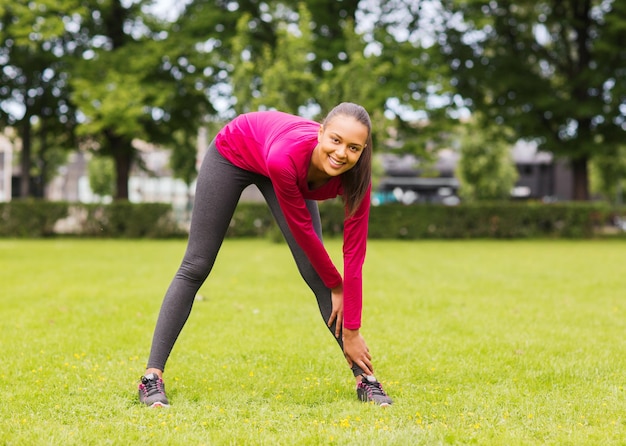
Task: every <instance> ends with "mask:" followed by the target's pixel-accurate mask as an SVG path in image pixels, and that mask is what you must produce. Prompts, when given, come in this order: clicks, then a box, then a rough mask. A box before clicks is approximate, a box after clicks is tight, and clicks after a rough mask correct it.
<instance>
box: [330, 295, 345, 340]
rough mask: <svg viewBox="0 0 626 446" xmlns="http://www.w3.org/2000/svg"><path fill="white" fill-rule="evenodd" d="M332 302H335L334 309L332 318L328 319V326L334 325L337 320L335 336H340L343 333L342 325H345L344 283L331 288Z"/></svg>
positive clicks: (331, 314)
mask: <svg viewBox="0 0 626 446" xmlns="http://www.w3.org/2000/svg"><path fill="white" fill-rule="evenodd" d="M330 292H331V297H332V302H333V311H332V313H330V318H329V319H328V326H329V327H332V325H333V323H334V322H335V323H336V324H335V337H336V338H339V335H340V334H341V327H342V325H343V285H339V286H338V287H335V288H333V289H331V290H330Z"/></svg>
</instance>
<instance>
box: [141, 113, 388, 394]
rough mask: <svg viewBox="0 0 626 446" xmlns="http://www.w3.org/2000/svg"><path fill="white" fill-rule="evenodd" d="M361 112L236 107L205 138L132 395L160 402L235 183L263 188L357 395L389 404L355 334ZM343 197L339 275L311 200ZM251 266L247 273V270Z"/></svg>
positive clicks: (360, 244) (366, 138)
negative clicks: (183, 233) (189, 207)
mask: <svg viewBox="0 0 626 446" xmlns="http://www.w3.org/2000/svg"><path fill="white" fill-rule="evenodd" d="M371 162H372V138H371V121H370V118H369V114H368V113H367V111H366V110H365V109H364V108H363V107H361V106H360V105H357V104H353V103H342V104H339V105H338V106H336V107H335V108H333V109H332V110H331V111H330V113H329V114H328V115H327V117H326V119H325V120H324V121H323V122H322V124H319V123H316V122H314V121H311V120H308V119H305V118H302V117H299V116H294V115H290V114H287V113H282V112H279V111H264V112H253V113H247V114H243V115H240V116H238V117H236V118H235V119H234V120H232V121H231V122H230V123H228V124H227V125H226V126H225V127H224V128H223V129H222V130H221V131H220V132H219V133H218V134H217V136H216V137H215V139H214V141H212V143H211V144H210V146H209V148H208V150H207V154H206V156H205V159H204V160H203V162H202V166H201V168H200V173H199V175H198V181H197V186H196V197H195V204H194V209H193V215H192V219H191V227H190V231H189V241H188V244H187V251H186V253H185V256H184V258H183V261H182V264H181V266H180V268H179V269H178V272H177V273H176V275H175V276H174V279H173V280H172V282H171V284H170V287H169V289H168V290H167V293H166V295H165V298H164V300H163V304H162V306H161V312H160V314H159V318H158V321H157V325H156V328H155V332H154V338H153V341H152V349H151V351H150V357H149V360H148V364H147V369H146V373H145V375H144V376H143V377H142V379H141V384H140V385H139V399H140V401H141V402H142V403H144V404H146V405H148V406H155V405H156V406H165V405H169V400H168V399H167V397H166V395H165V387H164V383H163V370H164V369H165V363H166V362H167V359H168V357H169V355H170V353H171V350H172V348H173V347H174V343H175V342H176V339H177V338H178V335H179V333H180V331H181V330H182V328H183V326H184V325H185V322H186V321H187V318H188V316H189V314H190V312H191V308H192V305H193V302H194V297H195V295H196V292H197V291H198V289H199V288H200V286H201V285H202V284H203V283H204V281H205V280H206V278H207V277H208V275H209V273H210V272H211V270H212V268H213V265H214V262H215V259H216V257H217V254H218V251H219V249H220V246H221V245H222V242H223V240H224V236H225V234H226V230H227V229H228V226H229V224H230V221H231V219H232V216H233V212H234V210H235V208H236V206H237V202H238V201H239V197H240V196H241V193H242V191H243V190H244V189H245V188H246V187H248V186H249V185H251V184H254V185H256V186H257V187H258V189H259V190H260V191H261V193H262V194H263V196H264V198H265V200H266V201H267V204H268V206H269V207H270V210H271V211H272V214H273V215H274V217H275V219H276V222H277V224H278V226H279V227H280V229H281V231H282V233H283V235H284V236H285V239H286V240H287V243H288V244H289V248H290V249H291V252H292V254H293V257H294V260H295V262H296V264H297V266H298V270H299V271H300V274H301V275H302V277H303V279H304V280H305V282H306V283H307V285H308V286H309V287H310V288H311V290H312V291H313V293H314V295H315V297H316V299H317V303H318V306H319V309H320V312H321V314H322V317H323V318H324V322H325V323H326V324H327V326H328V328H329V330H330V332H331V333H332V334H333V335H334V336H335V339H336V340H337V343H338V345H339V347H340V348H341V349H342V350H343V354H344V356H345V358H346V359H347V361H348V364H349V365H350V367H351V369H352V373H353V374H354V376H355V378H356V385H357V389H356V390H357V396H358V398H359V399H360V400H362V401H372V402H374V403H376V404H379V405H383V406H384V405H389V404H391V402H392V401H391V398H389V397H388V396H387V394H386V393H385V392H384V391H383V389H382V387H381V385H380V383H379V382H378V381H377V380H376V378H375V377H374V366H373V363H372V356H371V354H370V352H369V349H368V347H367V344H366V343H365V340H364V339H363V337H362V336H361V334H360V332H359V329H360V327H361V311H362V291H363V290H362V288H363V283H362V268H363V263H364V261H365V251H366V243H367V234H368V218H369V209H370V191H371V168H372V167H371ZM337 196H342V197H343V200H344V203H345V215H346V218H345V221H344V237H343V238H344V246H343V252H344V258H343V267H344V270H343V274H341V273H339V271H338V270H337V268H336V267H335V265H334V264H333V262H332V260H331V258H330V255H329V254H328V252H327V251H326V248H325V247H324V244H323V242H322V228H321V221H320V215H319V211H318V208H317V201H319V200H326V199H330V198H335V197H337ZM251 273H254V272H251Z"/></svg>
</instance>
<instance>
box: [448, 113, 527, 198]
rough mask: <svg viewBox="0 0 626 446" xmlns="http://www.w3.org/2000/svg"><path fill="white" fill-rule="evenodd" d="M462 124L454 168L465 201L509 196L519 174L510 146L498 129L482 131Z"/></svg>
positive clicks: (470, 125) (471, 125)
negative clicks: (457, 161)
mask: <svg viewBox="0 0 626 446" xmlns="http://www.w3.org/2000/svg"><path fill="white" fill-rule="evenodd" d="M465 127H466V128H465V129H464V132H463V136H461V140H460V146H461V147H460V152H461V158H460V160H459V164H458V165H457V170H456V174H457V177H458V179H459V182H460V183H461V187H460V190H459V193H460V194H461V196H462V197H463V198H464V199H465V200H468V201H481V200H505V199H507V198H509V197H510V194H511V190H512V189H513V186H514V185H515V182H516V181H517V176H518V175H517V170H516V169H515V164H514V162H513V158H512V156H511V147H510V145H509V144H508V143H507V142H506V139H504V138H503V137H501V136H500V132H499V133H498V134H493V133H491V132H489V131H481V129H479V128H477V127H476V126H475V125H473V124H467V125H466V126H465Z"/></svg>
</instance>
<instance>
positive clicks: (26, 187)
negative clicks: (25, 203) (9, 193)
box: [20, 116, 32, 198]
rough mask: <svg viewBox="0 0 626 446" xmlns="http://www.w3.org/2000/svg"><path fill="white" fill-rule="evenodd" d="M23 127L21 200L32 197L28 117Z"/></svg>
mask: <svg viewBox="0 0 626 446" xmlns="http://www.w3.org/2000/svg"><path fill="white" fill-rule="evenodd" d="M23 123H24V125H23V126H22V132H21V133H22V134H21V135H20V136H21V138H22V153H21V154H20V170H21V173H20V198H27V197H29V196H30V152H31V146H32V143H31V125H30V119H29V118H28V116H25V117H24V121H23Z"/></svg>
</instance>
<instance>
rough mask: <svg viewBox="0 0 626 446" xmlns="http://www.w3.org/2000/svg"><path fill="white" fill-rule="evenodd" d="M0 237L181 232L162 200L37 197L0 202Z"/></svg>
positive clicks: (129, 236) (170, 208)
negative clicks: (54, 199)
mask: <svg viewBox="0 0 626 446" xmlns="http://www.w3.org/2000/svg"><path fill="white" fill-rule="evenodd" d="M0 216H2V221H1V222H0V237H32V238H38V237H47V236H53V235H76V236H89V237H127V238H131V237H132V238H135V237H149V238H160V237H175V236H184V235H185V232H184V231H183V230H181V229H180V228H179V225H178V224H177V223H176V221H175V220H174V218H173V213H172V207H171V206H170V205H169V204H164V203H139V204H134V203H129V202H123V201H120V202H114V203H111V204H74V203H73V204H69V203H64V202H51V201H41V200H15V201H12V202H10V203H0Z"/></svg>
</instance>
